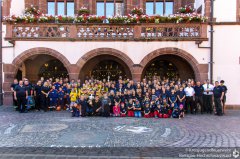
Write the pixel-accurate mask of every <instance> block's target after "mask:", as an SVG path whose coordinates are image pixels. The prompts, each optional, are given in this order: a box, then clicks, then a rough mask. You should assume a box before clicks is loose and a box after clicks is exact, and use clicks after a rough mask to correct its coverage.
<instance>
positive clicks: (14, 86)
mask: <svg viewBox="0 0 240 159" xmlns="http://www.w3.org/2000/svg"><path fill="white" fill-rule="evenodd" d="M17 85H18V80H17V79H14V81H13V83H12V84H11V91H12V96H13V105H14V106H17V100H15V98H14V90H15V88H16V86H17ZM16 110H17V109H16Z"/></svg>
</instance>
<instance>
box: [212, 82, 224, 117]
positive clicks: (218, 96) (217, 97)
mask: <svg viewBox="0 0 240 159" xmlns="http://www.w3.org/2000/svg"><path fill="white" fill-rule="evenodd" d="M213 95H214V105H215V108H216V113H215V115H218V116H222V100H223V96H224V91H223V89H222V87H221V86H220V85H219V82H218V81H216V82H215V87H214V88H213Z"/></svg>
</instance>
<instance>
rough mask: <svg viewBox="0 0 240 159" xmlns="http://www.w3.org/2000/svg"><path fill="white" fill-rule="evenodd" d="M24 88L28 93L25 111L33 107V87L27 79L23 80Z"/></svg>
mask: <svg viewBox="0 0 240 159" xmlns="http://www.w3.org/2000/svg"><path fill="white" fill-rule="evenodd" d="M24 86H25V88H26V90H27V91H28V97H27V103H26V104H27V109H31V108H33V107H35V102H34V101H33V100H34V99H33V97H32V96H33V86H32V84H31V83H29V81H28V79H27V78H25V80H24Z"/></svg>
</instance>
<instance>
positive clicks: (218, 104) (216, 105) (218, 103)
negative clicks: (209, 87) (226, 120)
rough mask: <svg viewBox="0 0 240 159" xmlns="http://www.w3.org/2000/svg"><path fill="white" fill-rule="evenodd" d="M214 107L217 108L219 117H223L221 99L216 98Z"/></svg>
mask: <svg viewBox="0 0 240 159" xmlns="http://www.w3.org/2000/svg"><path fill="white" fill-rule="evenodd" d="M214 105H215V108H216V112H217V115H222V102H221V100H220V98H216V97H214Z"/></svg>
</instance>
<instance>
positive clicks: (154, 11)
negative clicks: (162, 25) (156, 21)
mask: <svg viewBox="0 0 240 159" xmlns="http://www.w3.org/2000/svg"><path fill="white" fill-rule="evenodd" d="M148 2H152V3H153V15H154V14H156V11H157V9H156V6H157V5H156V3H157V2H162V3H163V15H165V14H166V2H172V3H173V10H172V12H173V13H174V5H175V3H174V0H146V2H145V3H148ZM145 6H146V5H145ZM146 12H147V9H146V8H145V13H146Z"/></svg>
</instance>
